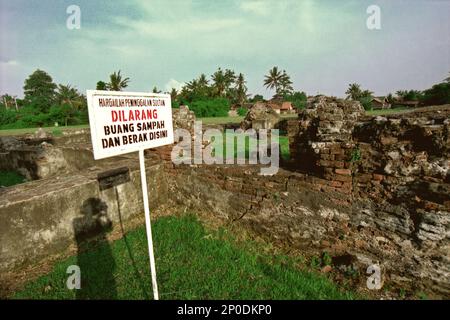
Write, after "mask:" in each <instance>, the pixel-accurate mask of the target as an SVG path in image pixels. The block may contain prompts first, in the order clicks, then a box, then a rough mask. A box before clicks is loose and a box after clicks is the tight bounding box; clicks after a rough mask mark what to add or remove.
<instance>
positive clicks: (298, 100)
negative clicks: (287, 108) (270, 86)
mask: <svg viewBox="0 0 450 320" xmlns="http://www.w3.org/2000/svg"><path fill="white" fill-rule="evenodd" d="M283 98H284V100H285V101H290V102H291V103H292V106H294V107H295V108H297V109H305V108H306V100H307V96H306V93H304V92H299V91H296V92H294V93H293V94H286V95H284V97H283Z"/></svg>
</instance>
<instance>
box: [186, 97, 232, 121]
mask: <svg viewBox="0 0 450 320" xmlns="http://www.w3.org/2000/svg"><path fill="white" fill-rule="evenodd" d="M189 108H190V109H191V110H192V111H194V113H195V115H196V116H197V117H199V118H203V117H227V116H228V111H230V102H229V101H228V100H227V99H224V98H216V99H209V100H196V101H192V102H191V104H190V105H189Z"/></svg>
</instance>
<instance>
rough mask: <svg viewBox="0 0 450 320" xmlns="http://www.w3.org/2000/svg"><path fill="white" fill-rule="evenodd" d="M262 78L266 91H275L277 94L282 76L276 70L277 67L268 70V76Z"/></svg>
mask: <svg viewBox="0 0 450 320" xmlns="http://www.w3.org/2000/svg"><path fill="white" fill-rule="evenodd" d="M264 77H265V79H264V86H266V87H267V88H268V89H275V92H276V93H278V88H279V86H280V82H281V79H282V74H281V72H280V71H279V70H278V67H273V68H272V69H270V70H269V74H268V75H266V76H264Z"/></svg>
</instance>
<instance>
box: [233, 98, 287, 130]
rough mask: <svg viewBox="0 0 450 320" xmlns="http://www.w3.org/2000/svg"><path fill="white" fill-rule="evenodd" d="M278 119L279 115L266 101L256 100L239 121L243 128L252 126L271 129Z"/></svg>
mask: <svg viewBox="0 0 450 320" xmlns="http://www.w3.org/2000/svg"><path fill="white" fill-rule="evenodd" d="M279 121H280V116H279V114H277V113H276V112H275V111H274V110H273V109H272V108H271V107H270V106H269V105H268V104H267V103H265V102H262V101H258V102H256V103H255V104H254V105H253V106H252V107H251V108H250V110H249V111H248V113H247V115H246V116H245V119H244V120H243V121H242V122H241V128H242V129H244V130H247V129H250V128H253V129H255V130H259V129H273V128H274V127H275V125H276V124H277V123H278V122H279Z"/></svg>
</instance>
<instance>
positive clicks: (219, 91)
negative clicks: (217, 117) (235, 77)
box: [211, 68, 227, 97]
mask: <svg viewBox="0 0 450 320" xmlns="http://www.w3.org/2000/svg"><path fill="white" fill-rule="evenodd" d="M211 79H212V81H213V90H214V93H215V94H216V95H217V96H219V97H221V96H223V94H224V92H225V89H226V85H227V79H226V78H225V74H224V73H223V71H222V69H220V68H219V69H218V70H217V71H216V72H214V73H213V75H212V76H211Z"/></svg>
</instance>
